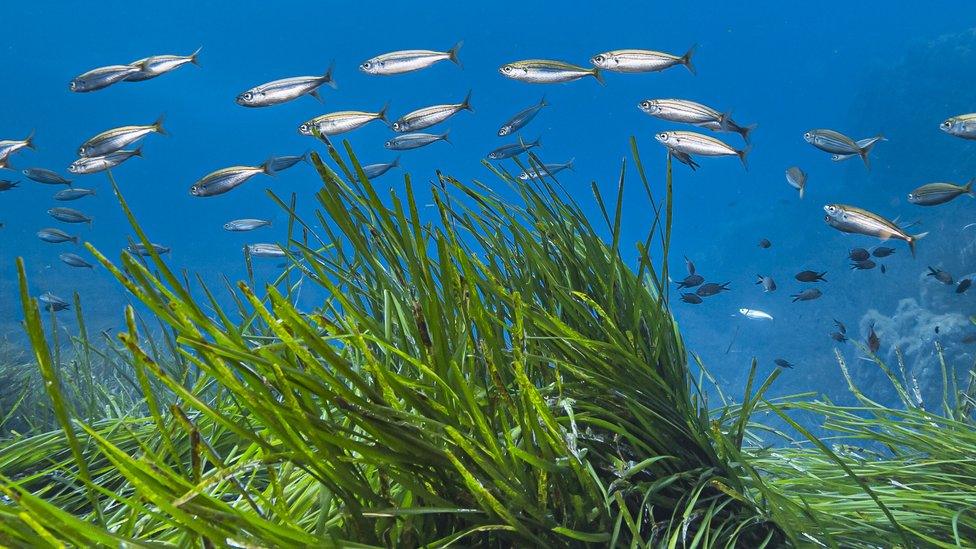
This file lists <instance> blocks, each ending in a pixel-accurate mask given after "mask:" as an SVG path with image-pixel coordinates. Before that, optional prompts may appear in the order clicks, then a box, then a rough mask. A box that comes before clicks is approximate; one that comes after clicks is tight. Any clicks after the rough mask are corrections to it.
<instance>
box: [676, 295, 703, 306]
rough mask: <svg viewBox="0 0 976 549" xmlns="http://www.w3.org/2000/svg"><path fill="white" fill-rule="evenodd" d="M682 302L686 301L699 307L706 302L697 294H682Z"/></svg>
mask: <svg viewBox="0 0 976 549" xmlns="http://www.w3.org/2000/svg"><path fill="white" fill-rule="evenodd" d="M681 301H684V302H685V303H691V304H692V305H698V304H699V303H702V302H703V301H704V300H703V299H702V298H701V297H699V296H698V295H697V294H681Z"/></svg>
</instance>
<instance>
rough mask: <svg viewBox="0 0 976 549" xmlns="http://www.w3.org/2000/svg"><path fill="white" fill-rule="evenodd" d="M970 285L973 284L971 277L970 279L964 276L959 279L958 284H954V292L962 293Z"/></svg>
mask: <svg viewBox="0 0 976 549" xmlns="http://www.w3.org/2000/svg"><path fill="white" fill-rule="evenodd" d="M972 285H973V279H971V278H964V279H962V280H960V281H959V285H958V286H956V293H957V294H964V293H966V290H968V289H969V287H970V286H972Z"/></svg>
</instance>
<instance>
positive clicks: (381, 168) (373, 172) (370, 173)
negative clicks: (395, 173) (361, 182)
mask: <svg viewBox="0 0 976 549" xmlns="http://www.w3.org/2000/svg"><path fill="white" fill-rule="evenodd" d="M399 165H400V157H399V156H397V157H396V158H394V159H393V162H386V163H382V164H369V165H368V166H363V173H364V174H366V179H374V178H376V177H379V176H381V175H383V174H385V173H386V172H388V171H390V170H391V169H393V168H396V167H397V166H399Z"/></svg>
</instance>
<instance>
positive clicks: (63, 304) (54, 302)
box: [37, 292, 71, 312]
mask: <svg viewBox="0 0 976 549" xmlns="http://www.w3.org/2000/svg"><path fill="white" fill-rule="evenodd" d="M37 300H38V301H40V302H41V303H43V304H44V309H45V310H47V311H55V312H57V311H64V310H65V309H70V308H71V305H70V304H69V303H68V302H67V301H65V300H63V299H61V298H60V297H58V296H56V295H54V294H52V293H51V292H44V293H43V294H41V295H39V296H37Z"/></svg>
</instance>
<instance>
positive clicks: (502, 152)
mask: <svg viewBox="0 0 976 549" xmlns="http://www.w3.org/2000/svg"><path fill="white" fill-rule="evenodd" d="M541 146H542V136H539V138H538V139H536V140H535V141H530V142H528V143H526V142H525V141H523V140H522V139H521V138H519V142H518V143H512V144H511V145H502V146H501V147H498V148H497V149H495V150H493V151H491V152H490V153H488V158H490V159H492V160H502V159H504V158H511V157H513V156H515V155H519V154H522V153H524V152H525V151H528V150H529V149H532V148H535V147H541Z"/></svg>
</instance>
